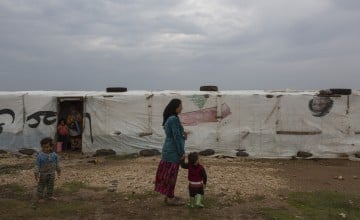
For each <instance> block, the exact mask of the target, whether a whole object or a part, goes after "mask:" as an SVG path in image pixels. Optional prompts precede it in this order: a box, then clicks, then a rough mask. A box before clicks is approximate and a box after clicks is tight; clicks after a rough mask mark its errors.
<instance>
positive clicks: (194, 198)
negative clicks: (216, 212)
mask: <svg viewBox="0 0 360 220" xmlns="http://www.w3.org/2000/svg"><path fill="white" fill-rule="evenodd" d="M180 163H181V167H182V168H184V169H188V170H189V171H188V180H189V194H190V202H189V204H188V205H189V207H191V208H193V207H194V206H197V207H199V208H203V207H204V205H203V203H202V201H203V196H204V188H205V187H206V182H207V175H206V171H205V169H204V167H203V166H202V165H201V164H200V163H199V155H198V153H196V152H192V153H190V154H189V155H188V163H185V161H184V160H182V161H181V162H180Z"/></svg>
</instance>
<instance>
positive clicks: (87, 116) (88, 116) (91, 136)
mask: <svg viewBox="0 0 360 220" xmlns="http://www.w3.org/2000/svg"><path fill="white" fill-rule="evenodd" d="M85 118H87V119H88V120H89V127H90V138H91V143H94V138H93V135H92V128H91V116H90V114H89V113H87V112H86V113H85Z"/></svg>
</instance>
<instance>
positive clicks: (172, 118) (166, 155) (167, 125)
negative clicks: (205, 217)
mask: <svg viewBox="0 0 360 220" xmlns="http://www.w3.org/2000/svg"><path fill="white" fill-rule="evenodd" d="M181 110H182V104H181V100H180V99H172V100H171V101H170V102H169V104H168V105H167V106H166V108H165V109H164V112H163V123H162V125H163V127H164V130H165V141H164V144H163V147H162V156H161V161H160V163H159V166H158V168H157V172H156V180H155V191H157V192H159V193H161V194H163V195H165V203H166V204H169V205H183V204H184V201H182V200H181V199H180V198H179V197H175V196H174V190H175V185H176V179H177V175H178V171H179V165H180V160H181V159H183V158H184V157H185V156H184V155H185V150H184V146H185V139H186V134H185V133H184V128H183V126H182V125H181V123H180V119H179V118H178V114H179V113H181Z"/></svg>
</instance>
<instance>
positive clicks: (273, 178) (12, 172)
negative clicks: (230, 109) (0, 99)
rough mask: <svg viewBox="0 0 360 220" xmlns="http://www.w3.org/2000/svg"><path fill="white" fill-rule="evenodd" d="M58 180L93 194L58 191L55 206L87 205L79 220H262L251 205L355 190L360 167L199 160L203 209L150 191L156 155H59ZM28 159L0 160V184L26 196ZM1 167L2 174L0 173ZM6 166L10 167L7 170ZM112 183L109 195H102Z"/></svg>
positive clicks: (182, 178)
mask: <svg viewBox="0 0 360 220" xmlns="http://www.w3.org/2000/svg"><path fill="white" fill-rule="evenodd" d="M61 158H62V161H61V162H62V169H63V175H62V177H61V178H60V179H58V180H57V182H56V187H57V188H61V187H63V186H64V184H66V183H71V182H81V183H84V184H85V185H86V186H89V187H94V188H97V189H100V190H96V191H94V190H91V189H81V190H80V191H78V192H76V195H75V194H66V193H64V194H62V193H61V191H58V195H57V196H58V197H59V201H57V202H63V203H67V202H68V203H71V202H74V200H76V201H91V202H92V203H93V204H94V206H93V208H92V209H91V210H89V211H88V212H87V213H78V214H77V216H78V217H79V219H81V218H82V219H114V216H116V217H117V218H118V219H165V218H166V219H184V218H190V219H192V218H194V219H196V218H200V217H201V218H202V219H262V217H261V216H260V215H259V214H258V213H256V212H254V211H253V210H256V208H258V207H277V206H281V205H283V202H282V201H283V200H284V198H286V196H287V195H288V193H289V192H294V191H321V190H329V191H336V192H343V193H354V194H359V193H360V190H359V189H360V188H359V185H360V179H359V177H360V162H354V161H349V160H317V161H316V160H251V159H242V158H214V157H202V158H201V161H202V163H203V165H204V166H205V168H206V170H207V173H208V186H207V188H206V190H205V196H206V197H205V200H206V202H205V204H206V205H207V207H206V208H204V209H203V210H191V209H188V208H187V207H169V206H165V205H164V204H163V201H162V200H163V198H162V196H159V195H158V194H156V193H154V192H153V188H154V185H153V180H154V175H155V172H156V168H157V164H158V162H159V160H160V157H138V158H135V159H123V158H122V157H113V158H103V157H102V158H93V157H91V156H86V155H80V154H62V155H61ZM33 161H34V157H21V158H18V157H15V156H9V155H7V156H4V155H3V156H1V158H0V166H1V168H2V169H0V171H1V173H0V185H6V184H18V185H21V186H23V187H25V189H26V190H28V191H30V192H31V191H33V190H34V188H35V185H36V184H35V182H34V179H33V174H32V172H33V170H32V169H31V168H32V164H33ZM5 167H8V168H9V170H8V172H6V170H5ZM10 168H11V169H10ZM186 175H187V173H186V171H185V170H180V173H179V176H178V183H177V187H176V190H175V192H176V194H177V195H179V196H181V197H183V198H185V199H187V198H188V194H187V181H186ZM114 181H117V183H118V185H117V188H116V192H113V193H111V192H107V189H108V187H109V186H110V185H111V184H112V183H113V182H114ZM3 197H4V196H3ZM5 199H6V198H5Z"/></svg>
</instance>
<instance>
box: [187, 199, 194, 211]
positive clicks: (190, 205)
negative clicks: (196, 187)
mask: <svg viewBox="0 0 360 220" xmlns="http://www.w3.org/2000/svg"><path fill="white" fill-rule="evenodd" d="M188 206H189V207H190V208H194V207H195V197H190V202H189V203H188Z"/></svg>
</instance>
